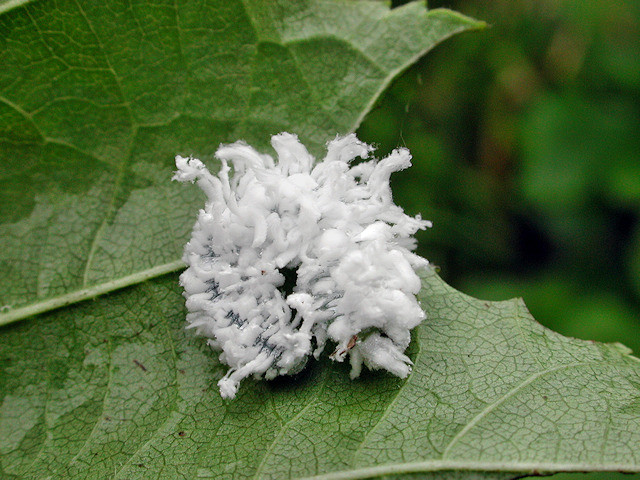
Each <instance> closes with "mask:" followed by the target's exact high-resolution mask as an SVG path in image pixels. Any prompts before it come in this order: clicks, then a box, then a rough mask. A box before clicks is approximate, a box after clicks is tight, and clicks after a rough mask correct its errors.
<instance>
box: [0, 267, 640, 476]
mask: <svg viewBox="0 0 640 480" xmlns="http://www.w3.org/2000/svg"><path fill="white" fill-rule="evenodd" d="M176 280H177V279H176V276H175V275H169V276H166V277H163V278H160V279H156V280H154V281H152V282H148V283H144V284H141V285H139V286H136V287H132V288H130V289H128V290H125V291H121V292H119V293H115V294H112V295H109V296H107V297H103V298H100V299H98V300H96V301H95V302H92V303H83V304H79V305H77V306H74V307H71V308H68V309H66V310H64V311H58V312H54V313H51V314H48V315H46V316H44V317H42V318H39V319H37V320H31V321H26V322H22V323H20V324H16V325H13V326H10V327H8V328H7V330H6V331H5V333H4V337H3V342H2V346H1V347H0V358H2V365H3V371H2V374H1V375H0V379H1V382H2V383H1V390H2V398H3V402H2V407H1V410H0V459H1V461H2V471H3V474H2V478H13V477H12V475H14V476H15V478H52V479H56V478H61V479H62V478H74V479H79V478H100V479H102V478H122V479H124V478H126V479H133V478H146V479H149V478H152V479H156V478H167V479H174V478H189V479H191V478H245V477H253V478H279V479H281V478H308V477H316V478H318V479H327V480H328V479H342V478H371V477H379V476H383V475H392V476H393V477H399V476H403V474H417V473H424V475H423V476H420V477H419V478H434V479H435V478H451V479H454V478H456V479H465V480H466V479H471V478H482V479H506V478H513V477H515V476H518V475H523V474H531V473H536V472H537V473H547V472H554V471H576V470H612V471H617V470H620V471H639V470H640V362H639V361H638V360H637V359H636V358H634V357H631V356H629V354H628V352H627V351H626V350H625V349H624V348H623V347H621V346H619V345H605V344H597V343H592V342H586V341H582V340H575V339H569V338H565V337H562V336H560V335H558V334H555V333H553V332H551V331H549V330H546V329H545V328H543V327H541V326H540V325H539V324H537V323H536V322H535V321H534V320H533V319H532V318H531V316H530V315H529V313H528V312H527V310H526V308H525V306H524V305H523V303H522V302H521V301H515V300H514V301H508V302H500V303H487V302H483V301H480V300H475V299H472V298H470V297H467V296H464V295H462V294H461V293H459V292H457V291H455V290H453V289H452V288H450V287H448V286H447V285H446V284H444V283H443V282H442V281H441V280H440V279H439V277H437V276H436V275H435V274H433V273H428V272H427V273H425V274H424V276H423V285H424V288H423V290H422V292H421V294H420V299H421V302H422V305H423V306H424V309H425V311H426V312H427V313H428V319H427V321H425V322H424V323H423V324H422V325H421V326H420V327H419V328H418V329H417V331H416V336H415V337H416V338H415V341H414V343H413V345H412V347H410V356H411V358H412V359H413V361H414V362H415V369H414V372H413V374H412V375H411V376H410V377H409V378H408V379H407V380H400V379H397V378H395V377H392V376H390V375H387V374H384V373H371V372H369V373H366V374H364V375H363V377H362V378H360V379H357V380H356V381H351V380H349V377H348V368H347V366H346V365H342V364H331V365H330V364H328V363H329V362H326V363H325V362H321V363H320V364H314V365H312V366H311V367H310V368H309V369H308V370H307V371H305V372H303V373H302V374H300V375H299V376H298V377H297V378H294V379H280V380H278V381H274V382H264V381H259V382H253V381H246V382H245V383H243V385H242V387H241V389H240V391H239V396H238V397H237V398H236V399H235V400H232V401H223V400H222V399H221V398H220V396H219V393H218V391H217V388H215V382H216V380H217V379H218V378H219V377H220V376H221V375H222V373H223V371H224V370H225V368H224V366H222V365H220V364H219V363H218V362H217V361H216V360H215V358H214V356H213V355H212V354H211V352H210V351H209V349H208V348H207V347H206V346H205V344H204V342H203V341H202V340H201V339H197V338H193V337H190V336H189V335H186V334H185V331H184V330H183V328H182V327H183V324H184V311H183V309H182V300H181V297H180V291H179V288H178V286H177V281H176ZM403 478H404V476H403ZM407 478H411V477H410V476H409V477H407ZM416 478H417V477H416Z"/></svg>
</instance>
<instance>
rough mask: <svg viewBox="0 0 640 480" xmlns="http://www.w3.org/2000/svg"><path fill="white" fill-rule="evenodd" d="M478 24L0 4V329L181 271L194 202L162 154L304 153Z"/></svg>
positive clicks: (277, 7)
mask: <svg viewBox="0 0 640 480" xmlns="http://www.w3.org/2000/svg"><path fill="white" fill-rule="evenodd" d="M479 26H481V23H479V22H475V21H472V20H470V19H468V18H465V17H463V16H461V15H458V14H455V13H452V12H449V11H446V10H432V11H429V12H427V10H426V9H425V7H424V5H423V4H421V3H412V4H409V5H407V6H405V7H402V8H397V9H394V10H390V9H389V8H388V7H387V6H385V5H384V4H382V3H379V2H362V1H359V2H355V1H349V0H344V1H330V2H328V1H312V0H309V1H304V2H289V1H282V2H272V1H269V2H265V1H261V0H255V1H251V0H246V1H239V0H234V1H229V0H210V1H206V2H195V1H186V0H185V1H181V0H178V1H176V0H160V1H155V2H146V1H143V0H137V1H133V2H125V1H121V0H109V1H103V0H95V1H89V2H84V1H83V2H77V1H75V0H61V1H53V0H51V1H37V2H36V1H34V2H24V1H16V0H13V1H8V2H6V1H5V2H2V3H0V65H1V66H2V67H1V68H0V268H1V270H2V272H3V275H2V276H1V277H0V306H2V310H1V311H0V324H1V323H3V322H10V321H13V320H16V319H19V318H24V317H27V316H29V315H33V314H34V313H39V312H43V311H47V310H49V309H51V308H54V307H58V306H61V305H65V304H68V303H72V302H75V301H78V300H81V299H83V298H88V297H91V296H95V295H96V294H99V293H104V292H108V291H111V290H114V289H116V288H119V287H122V286H126V285H131V284H135V283H137V282H140V281H143V280H145V279H147V278H151V277H154V276H157V275H159V274H162V273H166V272H169V271H174V270H176V269H179V268H180V262H179V259H180V256H181V252H182V246H183V245H184V243H185V242H186V239H187V238H188V233H189V231H190V229H191V226H192V224H193V221H194V219H195V214H196V212H197V209H198V208H199V207H200V206H201V203H202V199H201V197H200V196H199V195H198V194H197V193H196V191H195V189H187V188H181V186H180V185H176V184H171V183H170V182H169V181H168V179H169V178H170V176H171V172H172V170H173V169H174V166H173V158H174V156H175V155H176V154H182V155H194V156H197V157H199V158H201V159H204V160H208V161H211V159H212V155H213V152H214V151H215V150H216V148H217V147H218V145H219V144H220V143H221V142H229V141H235V140H238V139H245V140H247V141H249V142H250V143H252V144H254V145H256V146H258V147H262V146H265V145H266V144H267V142H268V139H269V136H270V135H271V134H274V133H278V132H280V131H283V130H285V131H290V132H294V133H297V134H298V135H299V136H300V138H301V139H302V140H303V142H305V143H306V144H307V145H309V146H310V148H311V150H312V151H313V152H315V153H319V152H320V150H321V146H322V145H323V144H324V142H326V141H327V140H328V139H330V138H332V137H333V136H335V135H336V133H346V132H348V131H352V130H353V129H354V128H355V127H356V126H357V125H358V124H359V122H360V121H361V119H362V117H363V116H364V114H365V113H366V112H367V111H368V110H369V109H370V108H371V106H372V104H373V102H374V101H375V99H376V98H377V97H378V96H379V94H380V92H381V91H382V90H383V89H384V88H385V87H386V86H387V85H388V84H389V82H390V81H391V79H392V78H393V77H395V76H396V75H397V74H398V73H399V72H400V71H401V70H402V69H404V68H406V67H407V66H408V65H409V64H411V63H412V62H414V61H415V60H416V59H417V58H418V57H419V56H421V55H422V54H424V53H425V52H426V51H427V50H429V49H430V48H432V47H433V46H434V45H435V44H436V43H438V42H439V41H441V40H443V39H445V38H447V37H448V36H450V35H452V34H454V33H456V32H459V31H462V30H465V29H469V28H477V27H479Z"/></svg>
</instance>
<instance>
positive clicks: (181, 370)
mask: <svg viewBox="0 0 640 480" xmlns="http://www.w3.org/2000/svg"><path fill="white" fill-rule="evenodd" d="M178 372H180V373H181V374H183V375H184V374H185V373H187V372H186V371H185V370H184V369H182V368H181V369H180V370H178Z"/></svg>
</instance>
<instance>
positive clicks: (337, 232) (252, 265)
mask: <svg viewBox="0 0 640 480" xmlns="http://www.w3.org/2000/svg"><path fill="white" fill-rule="evenodd" d="M271 144H272V145H273V148H274V149H275V151H276V152H277V154H278V161H277V162H275V161H274V160H273V159H272V158H271V157H270V156H268V155H264V154H260V153H258V152H257V151H256V150H254V149H253V148H252V147H250V146H248V145H247V144H245V143H243V142H236V143H234V144H231V145H223V146H221V147H220V148H219V149H218V151H217V153H216V156H217V157H218V158H219V159H220V160H221V161H222V168H221V169H220V171H219V172H218V174H217V175H212V174H211V173H210V172H209V171H208V170H207V168H206V167H205V166H204V165H203V164H202V162H200V161H199V160H197V159H186V158H183V157H180V156H178V157H176V165H177V167H178V171H177V172H176V175H175V176H174V179H175V180H179V181H183V182H187V181H191V182H193V181H196V182H197V184H198V186H199V187H200V188H202V190H203V191H204V192H205V194H206V195H207V202H206V204H205V207H204V209H202V210H200V213H199V215H198V220H197V221H196V224H195V226H194V229H193V235H192V238H191V240H190V241H189V243H187V245H186V247H185V253H184V260H185V262H186V263H187V265H188V268H187V270H186V271H185V272H184V273H183V274H182V275H181V276H180V282H181V284H182V286H183V287H184V295H185V297H186V299H187V301H186V305H187V309H188V310H189V313H188V315H187V321H188V323H189V328H194V329H196V331H197V332H198V333H199V334H200V335H203V336H205V337H208V338H209V339H210V340H209V344H210V345H211V347H212V348H214V349H215V350H218V351H220V352H221V355H220V358H221V360H222V361H223V362H225V363H226V364H227V365H229V367H230V368H229V371H228V373H227V375H225V377H224V378H223V379H221V380H220V382H218V385H219V387H220V393H221V395H222V396H223V397H225V398H234V397H235V395H236V392H237V389H238V386H239V383H240V381H241V380H242V379H244V378H246V377H249V376H254V377H264V378H274V377H275V376H277V375H285V374H293V373H296V372H298V371H300V369H301V368H302V367H303V366H304V364H305V363H306V361H307V359H308V357H309V356H310V354H311V353H313V354H314V355H315V356H316V357H317V356H318V355H319V354H320V353H321V351H322V350H323V348H324V345H325V343H326V341H327V340H332V341H333V342H335V343H336V344H337V347H336V349H335V351H334V352H333V354H332V355H331V358H333V359H334V360H337V361H343V360H344V359H345V358H346V356H347V355H350V364H351V376H352V377H357V376H358V375H359V374H360V371H361V369H362V365H363V364H364V365H366V366H368V367H369V368H373V369H385V370H388V371H389V372H391V373H393V374H394V375H397V376H400V377H406V376H407V375H408V374H409V372H410V371H411V366H410V365H411V361H410V360H409V358H408V357H406V356H405V355H404V351H405V349H406V348H407V346H408V345H409V341H410V330H411V329H412V328H414V327H415V326H416V325H418V324H419V323H420V322H421V321H422V320H423V319H424V317H425V315H424V313H423V311H422V309H421V308H420V306H419V305H418V302H417V300H416V297H415V294H416V293H418V291H419V289H420V280H419V278H418V276H417V275H416V273H415V271H414V270H415V269H416V268H419V267H423V266H426V265H427V264H428V262H427V261H426V260H424V259H422V258H420V257H418V256H417V255H415V254H413V253H411V252H410V250H409V249H410V248H411V247H412V246H413V245H414V244H415V242H414V241H413V239H412V238H411V236H412V235H413V234H414V233H415V232H416V231H417V230H419V229H424V228H426V227H429V226H431V224H430V223H429V222H427V221H424V220H422V219H421V218H420V217H419V216H418V217H415V218H414V217H409V216H407V215H405V214H404V212H403V210H402V209H401V208H400V207H398V206H396V205H395V204H394V203H393V200H392V196H391V189H390V186H389V177H390V175H391V174H392V173H393V172H395V171H398V170H403V169H405V168H407V167H409V166H410V165H411V162H410V160H411V155H410V154H409V151H408V150H406V149H398V150H395V151H393V152H392V153H391V155H389V156H388V157H386V158H384V159H383V160H381V161H379V162H376V161H375V160H374V161H368V162H362V163H358V164H357V165H355V166H350V162H351V161H352V160H354V159H356V158H358V157H360V158H362V159H366V158H368V156H369V154H370V152H371V151H372V150H373V149H372V148H371V147H370V146H369V145H367V144H365V143H363V142H360V141H359V140H358V139H357V138H356V136H355V135H354V134H351V135H347V136H345V137H338V138H336V139H335V140H333V141H332V142H329V144H328V146H327V156H326V157H325V159H324V160H323V161H322V162H319V163H316V164H315V166H314V159H313V157H312V156H311V155H310V154H309V153H308V152H307V150H306V148H305V147H304V145H302V144H301V143H300V142H299V141H298V137H297V136H295V135H292V134H289V133H281V134H279V135H275V136H273V137H272V139H271ZM228 161H229V162H231V163H232V164H233V170H234V175H233V177H232V178H230V176H229V171H230V168H229V166H228V165H227V162H228ZM284 268H286V269H291V270H295V271H296V274H297V278H296V285H295V287H294V291H293V293H291V294H289V295H288V296H286V295H285V294H283V291H282V288H281V287H282V286H283V284H284V281H285V277H284V275H283V274H282V271H281V270H282V269H284ZM314 345H315V351H314Z"/></svg>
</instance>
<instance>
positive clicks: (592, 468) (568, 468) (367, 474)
mask: <svg viewBox="0 0 640 480" xmlns="http://www.w3.org/2000/svg"><path fill="white" fill-rule="evenodd" d="M454 470H455V471H465V472H487V473H489V472H504V473H514V474H522V473H525V474H526V473H529V474H538V475H539V474H545V473H551V472H553V473H556V472H558V473H559V472H587V471H588V472H618V473H638V472H640V466H638V465H633V464H620V463H615V464H609V465H601V464H592V463H554V462H513V461H508V462H472V461H464V460H427V461H423V462H408V463H397V464H387V465H379V466H375V467H366V468H359V469H354V470H342V471H337V472H330V473H325V474H322V475H315V476H311V477H299V478H298V479H297V480H358V479H366V478H378V477H382V476H384V475H401V474H406V473H428V472H446V471H454Z"/></svg>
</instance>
